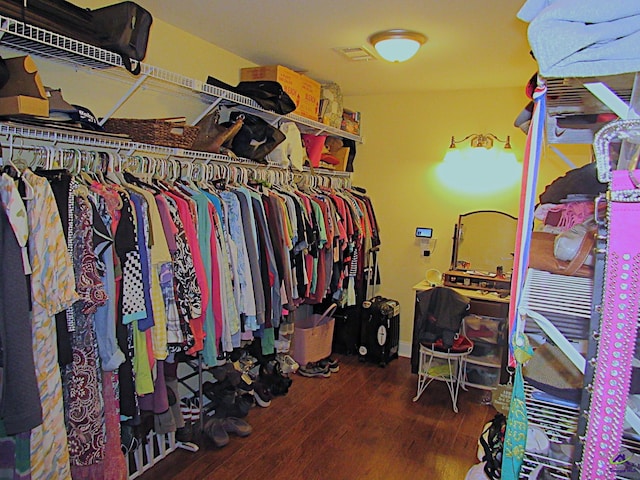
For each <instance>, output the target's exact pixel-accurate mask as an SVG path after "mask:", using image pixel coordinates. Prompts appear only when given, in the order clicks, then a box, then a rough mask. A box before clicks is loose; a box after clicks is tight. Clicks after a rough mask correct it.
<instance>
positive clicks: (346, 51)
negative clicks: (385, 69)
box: [334, 47, 376, 62]
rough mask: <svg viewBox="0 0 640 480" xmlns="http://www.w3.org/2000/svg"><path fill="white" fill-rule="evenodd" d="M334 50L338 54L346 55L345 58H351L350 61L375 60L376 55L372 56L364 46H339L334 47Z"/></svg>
mask: <svg viewBox="0 0 640 480" xmlns="http://www.w3.org/2000/svg"><path fill="white" fill-rule="evenodd" d="M334 50H335V51H336V52H338V53H339V54H341V55H343V56H345V57H347V59H348V60H351V61H352V62H362V61H369V60H376V57H374V56H373V55H372V54H371V53H370V52H369V51H368V50H366V49H365V48H364V47H339V48H334Z"/></svg>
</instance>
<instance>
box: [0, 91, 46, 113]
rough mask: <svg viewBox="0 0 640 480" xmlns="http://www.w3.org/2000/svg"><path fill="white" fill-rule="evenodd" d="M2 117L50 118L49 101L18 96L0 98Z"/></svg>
mask: <svg viewBox="0 0 640 480" xmlns="http://www.w3.org/2000/svg"><path fill="white" fill-rule="evenodd" d="M0 115H35V116H37V117H48V116H49V100H47V99H43V98H35V97H27V96H25V95H16V96H14V97H2V98H0Z"/></svg>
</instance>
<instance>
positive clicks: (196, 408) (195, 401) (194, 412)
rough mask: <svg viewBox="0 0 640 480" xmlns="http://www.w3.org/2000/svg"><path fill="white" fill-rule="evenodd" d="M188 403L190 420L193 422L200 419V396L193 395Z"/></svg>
mask: <svg viewBox="0 0 640 480" xmlns="http://www.w3.org/2000/svg"><path fill="white" fill-rule="evenodd" d="M189 403H190V405H191V421H192V422H194V423H195V422H197V421H199V420H200V398H199V397H198V396H197V395H194V396H193V397H192V398H191V400H190V402H189Z"/></svg>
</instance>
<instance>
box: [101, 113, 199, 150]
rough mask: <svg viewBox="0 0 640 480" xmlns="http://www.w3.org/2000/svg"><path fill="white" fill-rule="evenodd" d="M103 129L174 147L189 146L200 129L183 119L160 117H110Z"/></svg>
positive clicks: (137, 140)
mask: <svg viewBox="0 0 640 480" xmlns="http://www.w3.org/2000/svg"><path fill="white" fill-rule="evenodd" d="M171 120H173V119H171ZM104 129H105V130H106V131H107V132H110V133H123V134H126V135H128V136H129V137H131V140H133V141H134V142H140V143H148V144H151V145H162V146H164V147H174V148H191V146H192V145H193V142H194V141H195V139H196V137H197V136H198V131H199V130H200V128H199V127H193V126H190V125H185V123H184V121H179V122H176V121H169V119H162V118H151V119H139V118H110V119H109V120H107V121H106V122H105V124H104Z"/></svg>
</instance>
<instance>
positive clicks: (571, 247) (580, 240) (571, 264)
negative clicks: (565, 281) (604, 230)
mask: <svg viewBox="0 0 640 480" xmlns="http://www.w3.org/2000/svg"><path fill="white" fill-rule="evenodd" d="M596 231H597V226H596V225H595V223H593V222H591V221H588V222H584V223H582V224H579V225H576V226H574V227H572V228H571V229H569V230H567V231H565V232H562V233H560V234H558V235H556V234H554V233H548V232H533V233H532V234H531V247H530V251H529V267H530V268H535V269H536V270H544V271H547V272H550V273H555V274H561V275H569V276H574V277H592V276H593V255H592V253H593V248H594V246H595V241H596ZM572 254H573V255H572Z"/></svg>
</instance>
